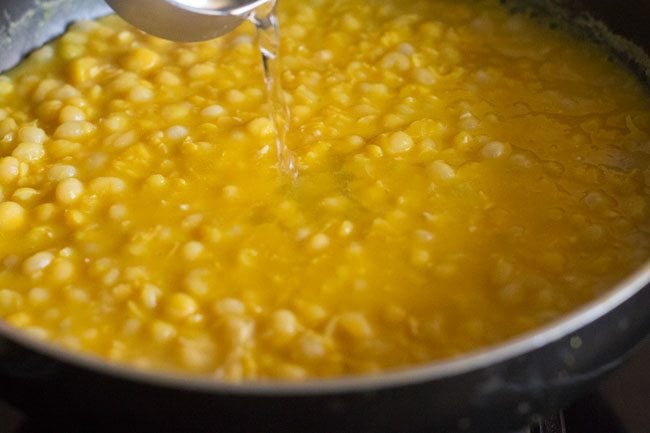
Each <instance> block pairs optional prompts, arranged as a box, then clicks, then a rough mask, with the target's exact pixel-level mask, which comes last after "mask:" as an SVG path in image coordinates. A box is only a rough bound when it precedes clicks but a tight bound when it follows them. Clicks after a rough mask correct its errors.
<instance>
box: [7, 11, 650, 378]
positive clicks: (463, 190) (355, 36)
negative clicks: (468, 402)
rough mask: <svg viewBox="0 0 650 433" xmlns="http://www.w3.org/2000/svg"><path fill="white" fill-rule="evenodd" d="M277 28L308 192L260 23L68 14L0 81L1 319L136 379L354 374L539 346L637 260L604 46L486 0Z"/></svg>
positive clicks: (633, 155) (625, 129)
mask: <svg viewBox="0 0 650 433" xmlns="http://www.w3.org/2000/svg"><path fill="white" fill-rule="evenodd" d="M279 15H280V21H281V24H282V33H281V47H282V48H281V56H282V64H283V71H282V74H281V80H282V85H283V88H284V90H285V93H286V99H287V101H288V104H289V108H290V111H291V128H290V130H289V133H288V136H287V144H288V147H289V148H290V149H291V151H292V152H293V154H294V157H295V163H296V166H297V168H298V171H299V173H300V175H299V176H298V178H297V180H296V181H295V182H293V181H292V180H290V179H288V177H287V176H285V175H283V174H281V173H280V172H279V171H278V170H277V164H278V162H277V161H278V159H277V157H276V146H275V144H276V136H275V131H274V128H273V125H272V123H271V120H270V118H269V112H270V109H271V107H269V106H268V104H267V103H266V98H265V87H264V82H263V79H262V69H261V65H260V61H259V52H258V51H257V47H256V45H255V39H254V38H255V36H254V29H253V26H252V25H249V24H247V25H244V26H242V27H240V28H239V29H238V30H237V31H236V32H234V33H232V34H230V35H227V36H226V37H223V38H220V39H218V40H215V41H211V42H206V43H200V44H192V45H179V44H175V43H171V42H166V41H162V40H159V39H155V38H153V37H150V36H146V35H144V34H141V33H139V32H138V31H136V30H135V29H133V28H131V27H129V26H128V25H126V24H125V23H124V22H122V21H120V20H119V19H117V18H115V17H108V18H105V19H102V20H100V21H98V22H83V23H78V24H75V25H74V26H72V28H71V29H70V30H69V31H68V32H67V33H66V34H65V35H64V36H63V37H62V38H61V39H60V40H58V41H56V42H54V43H52V44H51V45H48V46H46V47H44V48H43V49H41V50H39V51H37V52H36V53H34V54H33V55H32V56H31V58H30V59H28V60H26V61H25V62H24V64H22V65H20V66H19V67H18V68H17V69H15V70H14V71H11V72H10V73H8V74H7V75H6V76H5V77H0V155H1V157H0V184H1V186H2V189H1V192H2V194H1V196H2V202H1V203H0V260H1V261H0V318H3V319H4V320H6V321H7V322H9V323H11V324H12V325H13V326H16V327H18V328H21V329H24V330H26V331H27V332H29V333H31V334H32V335H34V336H37V337H39V338H44V339H47V340H51V341H54V342H56V343H57V344H60V345H63V346H65V347H67V348H69V349H71V350H74V351H81V352H84V353H88V354H92V355H96V356H98V357H101V358H104V359H107V360H110V361H112V362H117V363H126V364H130V365H134V366H137V367H141V368H148V369H161V370H171V371H176V372H183V373H187V374H193V375H202V376H205V377H208V378H216V379H224V380H229V381H241V380H254V379H268V378H271V379H291V380H300V379H304V378H309V377H331V376H340V375H352V374H365V373H371V372H378V371H386V370H391V369H396V368H403V367H407V366H411V365H416V364H422V363H425V362H429V361H432V360H436V359H441V358H447V357H451V356H454V355H458V354H461V353H463V352H466V351H469V350H473V349H477V348H480V347H485V346H488V345H491V344H494V343H498V342H501V341H504V340H506V339H508V338H511V337H513V336H516V335H518V334H521V333H522V332H525V331H528V330H531V329H533V328H535V327H537V326H539V325H541V324H544V323H547V322H549V321H550V320H553V319H555V318H557V317H559V316H561V315H563V314H565V313H567V312H569V311H571V310H574V309H575V308H577V307H578V306H580V305H582V304H584V303H585V302H587V301H589V300H592V299H593V298H594V297H595V296H597V295H599V294H601V293H603V292H605V291H606V290H607V289H608V288H610V287H612V285H613V284H615V283H616V282H618V281H620V280H621V279H622V278H623V277H625V276H626V275H628V274H629V273H630V272H632V271H633V270H634V269H635V268H637V267H638V266H639V265H640V264H642V263H643V262H645V261H646V259H647V258H648V251H649V248H650V239H649V235H648V233H650V224H648V198H649V194H648V191H649V190H648V186H649V185H650V170H649V169H648V167H650V158H649V156H648V155H649V152H650V144H649V143H650V142H649V141H648V137H649V136H648V133H649V132H650V99H649V98H648V94H647V93H646V90H645V89H644V88H643V86H642V85H641V84H640V83H639V82H638V81H637V80H636V79H635V77H634V76H633V75H632V74H631V73H629V72H628V71H627V70H625V69H624V68H622V67H621V66H619V65H617V64H615V63H613V62H611V61H609V60H608V53H607V51H606V50H605V49H604V48H600V47H596V46H594V45H592V44H590V43H587V42H584V41H578V40H575V39H573V38H572V37H571V36H569V35H567V34H564V33H562V32H561V31H558V30H551V29H549V28H547V27H546V26H545V25H544V24H543V23H540V22H536V21H533V20H531V19H528V18H527V17H525V16H523V15H512V14H510V13H508V12H507V11H506V10H504V9H503V8H502V7H501V6H500V5H499V4H498V2H496V1H485V2H476V1H456V0H454V1H452V0H437V1H434V0H426V1H425V0H409V1H406V2H398V1H396V0H388V1H381V2H380V1H375V0H371V1H361V0H348V1H345V2H343V1H328V2H324V1H319V0H309V1H298V0H283V1H282V2H281V3H280V5H279ZM215 59H216V61H215Z"/></svg>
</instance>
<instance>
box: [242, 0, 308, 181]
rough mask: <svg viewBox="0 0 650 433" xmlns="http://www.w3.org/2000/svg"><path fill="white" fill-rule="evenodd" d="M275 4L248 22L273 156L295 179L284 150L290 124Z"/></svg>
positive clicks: (289, 156) (290, 158) (289, 155)
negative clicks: (255, 45) (268, 109)
mask: <svg viewBox="0 0 650 433" xmlns="http://www.w3.org/2000/svg"><path fill="white" fill-rule="evenodd" d="M276 9H277V0H271V1H269V2H268V3H265V4H263V5H262V6H260V7H258V8H257V9H255V11H253V12H252V13H251V14H250V15H249V16H248V20H249V21H250V22H252V23H253V24H254V25H255V27H256V28H257V43H258V46H259V50H260V54H261V56H262V65H263V69H264V82H265V84H266V95H267V101H268V104H269V105H270V106H271V113H270V118H271V121H272V123H273V127H274V129H275V137H276V139H275V141H276V143H275V144H276V152H277V156H278V167H279V169H280V171H282V172H284V173H286V174H287V175H289V176H291V177H292V178H295V177H296V176H297V175H298V172H297V169H296V164H295V160H294V156H293V154H292V153H291V150H289V148H288V147H287V133H288V131H289V124H290V122H291V117H290V112H289V107H288V105H287V102H286V99H285V97H284V91H283V89H282V81H281V79H282V77H281V74H282V64H281V60H280V57H279V51H280V25H279V22H278V17H277V13H276Z"/></svg>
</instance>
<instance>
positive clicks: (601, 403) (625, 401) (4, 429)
mask: <svg viewBox="0 0 650 433" xmlns="http://www.w3.org/2000/svg"><path fill="white" fill-rule="evenodd" d="M102 431H103V430H102V429H101V427H98V426H79V429H77V430H76V432H70V431H69V430H65V431H64V430H62V429H60V428H57V420H56V419H46V420H35V419H27V418H26V417H25V416H23V415H22V414H21V413H20V412H18V411H16V410H14V409H12V408H11V407H9V406H8V405H7V404H5V403H3V402H2V401H0V433H88V432H93V433H102ZM134 433H135V432H134ZM518 433H519V432H518ZM521 433H650V339H649V340H648V341H646V343H645V344H644V346H643V347H642V348H641V349H640V350H639V351H638V352H637V353H636V355H635V356H634V357H633V358H632V359H631V360H630V361H629V362H627V363H626V364H625V365H624V366H623V367H622V368H620V369H618V370H617V371H616V372H614V373H613V374H612V375H611V376H610V377H608V378H607V380H605V382H604V383H603V384H602V385H601V386H600V387H599V389H598V390H597V391H596V392H594V393H592V394H590V395H587V396H585V397H583V398H582V399H580V400H578V401H577V402H575V403H574V404H572V405H571V406H570V407H568V408H566V409H565V410H564V411H563V412H562V413H559V414H557V415H556V416H554V417H551V418H549V419H546V420H543V421H541V422H539V423H536V424H535V425H532V426H530V427H529V428H527V429H525V430H524V431H523V432H521Z"/></svg>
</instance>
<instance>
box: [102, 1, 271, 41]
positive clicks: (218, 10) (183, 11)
mask: <svg viewBox="0 0 650 433" xmlns="http://www.w3.org/2000/svg"><path fill="white" fill-rule="evenodd" d="M106 3H108V5H109V6H110V7H111V8H112V9H113V10H114V11H115V12H116V13H117V14H118V15H120V16H121V17H122V18H123V19H124V20H126V21H128V22H129V23H131V24H133V25H134V26H136V27H138V28H139V29H141V30H144V31H145V32H147V33H150V34H152V35H154V36H158V37H160V38H163V39H169V40H172V41H177V42H198V41H206V40H209V39H213V38H216V37H218V36H222V35H224V34H226V33H228V32H230V31H231V30H233V29H234V28H235V27H237V26H239V25H240V24H241V23H242V22H244V21H245V20H246V19H247V17H248V16H250V14H251V13H253V12H254V11H255V9H257V8H258V7H260V6H262V5H264V4H267V3H272V0H106Z"/></svg>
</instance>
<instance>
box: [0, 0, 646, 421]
mask: <svg viewBox="0 0 650 433" xmlns="http://www.w3.org/2000/svg"><path fill="white" fill-rule="evenodd" d="M524 3H528V6H530V7H532V8H533V10H535V11H536V13H540V14H545V13H547V12H548V11H549V10H551V9H552V10H553V13H554V14H556V15H557V16H562V20H563V21H562V22H568V23H569V24H570V29H571V30H574V31H578V32H585V31H588V32H589V33H590V35H591V36H592V37H594V38H596V39H599V40H601V41H613V40H616V41H618V43H617V46H618V48H619V50H618V51H613V53H614V54H615V55H617V56H619V57H620V58H621V59H623V60H624V61H626V62H628V64H629V65H630V67H632V68H633V69H634V70H635V71H636V72H637V73H638V74H639V76H640V77H641V78H642V79H643V80H648V77H647V75H646V69H645V67H644V66H643V58H644V56H645V52H646V51H650V30H649V28H648V26H647V25H646V23H647V20H648V19H650V5H648V4H647V3H646V2H645V1H643V0H635V1H632V0H630V1H627V2H614V1H610V0H599V1H595V0H594V1H590V2H588V3H586V4H581V3H578V2H574V1H558V0H554V1H529V2H524ZM0 10H1V11H2V13H1V14H0V70H6V69H8V68H10V67H12V66H14V65H15V64H17V63H18V62H19V61H20V59H21V58H23V57H24V56H25V55H26V54H27V53H29V52H30V51H31V50H33V49H35V48H37V47H38V46H40V45H42V44H43V43H45V42H47V41H48V40H50V39H51V38H53V37H55V36H57V35H60V34H61V33H62V32H63V31H64V30H65V28H66V26H67V25H68V24H69V23H71V22H73V21H76V20H79V19H84V18H95V17H99V16H102V15H105V14H108V13H109V12H110V11H109V9H108V7H107V6H106V5H105V4H104V3H103V2H102V1H97V0H50V1H47V0H4V1H3V2H2V5H1V6H0ZM594 18H595V19H598V20H602V22H603V23H605V24H606V25H607V26H609V29H611V30H612V33H610V32H609V31H605V29H604V27H603V26H596V27H594V26H587V23H588V22H591V21H593V19H594ZM587 27H589V28H590V29H591V30H585V29H586V28H587ZM594 28H596V30H595V31H594V30H593V29H594ZM617 35H623V36H624V37H626V38H629V39H630V40H631V41H633V42H634V44H635V45H634V46H632V45H631V44H628V43H622V44H621V43H620V38H619V37H618V36H617ZM630 53H633V54H634V55H630ZM649 331H650V265H646V266H644V267H642V268H641V269H638V270H637V271H636V272H635V273H634V274H633V275H631V276H629V277H628V278H627V279H626V280H625V281H623V282H621V283H620V284H618V285H617V286H616V287H613V288H612V289H611V290H610V291H609V292H608V293H607V294H606V295H604V296H602V297H600V298H599V299H596V300H595V301H593V302H591V303H590V304H588V305H586V306H584V307H582V308H581V309H579V310H577V311H575V312H573V313H572V314H570V315H568V316H565V317H563V318H562V319H560V320H558V321H556V322H554V323H551V324H549V325H547V326H545V327H542V328H538V329H536V330H534V331H533V332H530V333H528V334H526V335H523V336H520V337H518V338H516V339H514V340H510V341H507V342H505V343H502V344H499V345H496V346H493V347H489V348H487V349H481V350H479V351H475V352H472V353H468V354H465V355H462V356H459V357H456V358H453V359H447V360H442V361H439V362H434V363H430V364H427V365H424V366H421V367H415V368H411V369H408V370H404V371H399V372H388V373H384V374H380V375H375V376H367V377H352V378H341V379H328V380H319V381H306V382H300V383H284V382H278V383H244V384H228V383H222V382H211V381H202V380H199V379H193V378H186V377H177V376H173V375H169V374H160V373H154V372H146V371H145V372H143V371H139V370H133V369H130V368H127V367H122V366H117V365H111V364H108V363H104V362H102V361H99V360H96V359H94V358H90V357H86V356H83V355H78V354H73V353H70V352H67V351H65V350H62V349H60V348H57V347H55V346H52V345H50V344H48V343H43V342H38V341H35V340H33V339H31V338H30V337H28V336H26V335H25V334H23V333H21V332H19V331H17V330H16V329H13V328H11V327H9V326H8V325H6V324H5V323H4V322H0V397H2V398H4V399H6V400H7V401H9V402H11V403H12V404H13V405H15V406H16V407H18V408H20V409H21V410H23V411H24V412H25V413H27V414H28V415H31V416H33V417H35V418H39V417H49V418H50V419H52V418H53V417H54V419H57V420H60V422H61V424H62V425H65V423H69V430H68V431H73V430H74V426H80V425H84V423H94V424H93V425H103V426H104V427H106V429H110V428H115V429H124V428H129V429H131V430H134V429H142V430H152V431H154V430H155V431H214V432H219V431H224V432H226V431H227V432H256V431H264V432H280V431H282V432H303V431H304V432H312V433H318V432H328V433H331V432H341V433H344V432H355V433H360V432H364V433H373V432H400V433H409V432H425V431H426V432H470V433H471V432H515V431H517V430H518V429H521V428H522V427H523V426H525V425H527V424H529V423H530V422H531V420H535V419H539V418H540V417H542V416H544V415H545V414H548V413H552V412H553V411H556V410H558V409H561V408H562V407H564V406H565V405H566V404H568V403H569V402H570V401H571V400H573V399H575V398H576V397H578V396H579V395H580V394H582V393H584V392H586V391H587V390H589V389H590V388H591V387H593V386H594V385H595V384H596V383H597V382H598V380H599V379H601V378H602V377H603V376H604V375H605V374H606V373H608V372H609V371H611V370H612V369H614V368H615V367H617V366H618V365H619V364H620V363H621V362H623V361H624V360H625V359H626V358H627V357H629V356H630V355H631V353H633V349H634V348H635V347H636V346H637V345H638V344H639V343H640V342H641V341H642V340H644V339H645V338H646V337H647V336H648V333H649Z"/></svg>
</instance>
